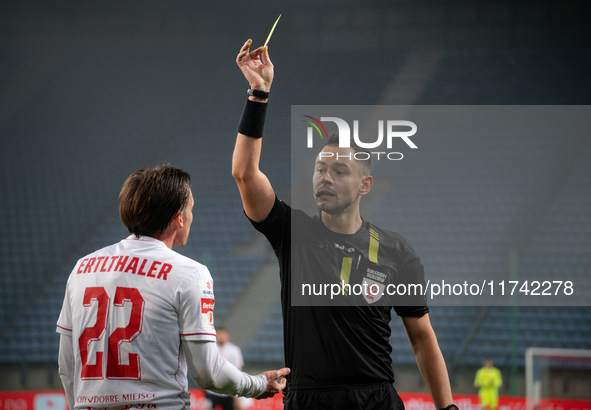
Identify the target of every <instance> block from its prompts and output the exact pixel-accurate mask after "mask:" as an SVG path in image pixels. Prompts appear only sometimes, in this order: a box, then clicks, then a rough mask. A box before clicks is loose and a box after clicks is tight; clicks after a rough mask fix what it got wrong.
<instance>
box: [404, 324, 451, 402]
mask: <svg viewBox="0 0 591 410" xmlns="http://www.w3.org/2000/svg"><path fill="white" fill-rule="evenodd" d="M401 319H402V323H403V324H404V329H405V330H406V334H407V336H408V340H409V342H410V346H411V347H412V351H413V352H414V354H415V358H416V360H417V365H418V367H419V371H420V372H421V375H422V376H423V380H424V381H425V384H426V385H427V389H429V393H430V394H431V398H432V399H433V403H434V404H435V407H436V408H437V409H443V408H445V407H447V406H448V405H450V404H452V403H453V398H452V394H451V386H450V383H449V376H448V374H447V367H446V366H445V361H444V359H443V355H442V354H441V350H440V349H439V344H438V343H437V337H436V336H435V332H434V331H433V328H432V327H431V322H430V321H429V315H428V314H424V315H423V316H416V317H415V316H406V317H402V318H401Z"/></svg>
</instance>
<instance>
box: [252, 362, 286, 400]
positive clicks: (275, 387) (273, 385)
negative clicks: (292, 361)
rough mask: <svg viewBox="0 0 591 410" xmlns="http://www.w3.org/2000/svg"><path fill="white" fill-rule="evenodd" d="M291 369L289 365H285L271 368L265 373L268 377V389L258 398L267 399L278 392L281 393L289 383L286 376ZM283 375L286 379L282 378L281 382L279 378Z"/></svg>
mask: <svg viewBox="0 0 591 410" xmlns="http://www.w3.org/2000/svg"><path fill="white" fill-rule="evenodd" d="M290 371H291V370H289V368H288V367H284V368H283V369H279V370H269V371H266V372H264V373H263V375H264V376H265V377H267V390H265V392H264V393H263V394H261V395H260V396H258V397H257V399H266V398H269V397H273V396H274V395H275V394H276V393H280V392H282V391H283V389H285V386H286V385H287V379H285V376H287V375H288V374H289V372H290ZM280 377H283V378H284V379H283V380H281V382H280V383H278V382H277V379H279V378H280Z"/></svg>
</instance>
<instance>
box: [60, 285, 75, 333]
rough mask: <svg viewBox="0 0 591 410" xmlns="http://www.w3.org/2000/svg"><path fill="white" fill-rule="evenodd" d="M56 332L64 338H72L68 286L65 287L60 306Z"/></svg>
mask: <svg viewBox="0 0 591 410" xmlns="http://www.w3.org/2000/svg"><path fill="white" fill-rule="evenodd" d="M56 332H58V333H59V334H62V335H65V336H72V311H71V307H70V297H69V291H68V286H66V294H65V296H64V302H63V304H62V311H61V312H60V316H59V318H58V320H57V326H56Z"/></svg>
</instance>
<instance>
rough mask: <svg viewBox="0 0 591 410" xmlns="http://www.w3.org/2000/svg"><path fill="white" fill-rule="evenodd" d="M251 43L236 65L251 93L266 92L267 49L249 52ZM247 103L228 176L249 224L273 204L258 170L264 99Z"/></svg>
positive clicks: (270, 78) (268, 85)
mask: <svg viewBox="0 0 591 410" xmlns="http://www.w3.org/2000/svg"><path fill="white" fill-rule="evenodd" d="M251 43H252V41H251V40H248V41H247V42H246V43H244V45H243V46H242V48H241V49H240V52H239V53H238V56H237V57H236V63H237V64H238V67H240V70H242V73H243V74H244V77H245V78H246V80H247V81H248V83H249V85H250V89H251V90H261V91H266V92H268V91H269V90H270V89H271V83H272V82H273V64H272V63H271V60H270V59H269V51H268V47H265V48H264V50H263V48H262V47H261V48H258V49H256V50H254V51H252V52H251V51H250V45H251ZM248 99H249V102H247V105H246V107H245V108H244V112H243V114H242V119H241V121H240V126H239V132H238V136H237V137H236V145H235V147H234V154H233V156H232V176H233V177H234V179H235V180H236V183H237V184H238V189H239V190H240V196H241V197H242V204H243V206H244V212H246V215H247V216H248V217H249V218H250V219H252V220H253V221H255V222H260V221H262V220H264V219H265V218H266V217H267V216H268V215H269V213H270V212H271V209H273V204H274V203H275V192H274V191H273V187H272V186H271V183H270V182H269V179H268V178H267V177H266V175H265V174H263V173H262V172H261V170H260V169H259V160H260V157H261V146H262V138H260V137H261V136H262V127H263V125H264V120H265V114H266V105H262V104H267V99H263V98H258V97H255V96H249V97H248ZM241 132H244V133H245V134H243V133H241ZM247 134H250V135H247Z"/></svg>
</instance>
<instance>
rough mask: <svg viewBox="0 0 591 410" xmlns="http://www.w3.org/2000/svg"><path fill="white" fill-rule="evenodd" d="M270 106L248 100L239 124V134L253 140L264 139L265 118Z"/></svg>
mask: <svg viewBox="0 0 591 410" xmlns="http://www.w3.org/2000/svg"><path fill="white" fill-rule="evenodd" d="M268 105H269V104H267V103H262V102H258V101H250V100H246V105H245V106H244V110H243V111H242V117H241V118H240V123H239V124H238V132H239V133H240V134H243V135H246V136H247V137H251V138H262V137H263V129H264V128H265V117H266V116H267V106H268Z"/></svg>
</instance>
